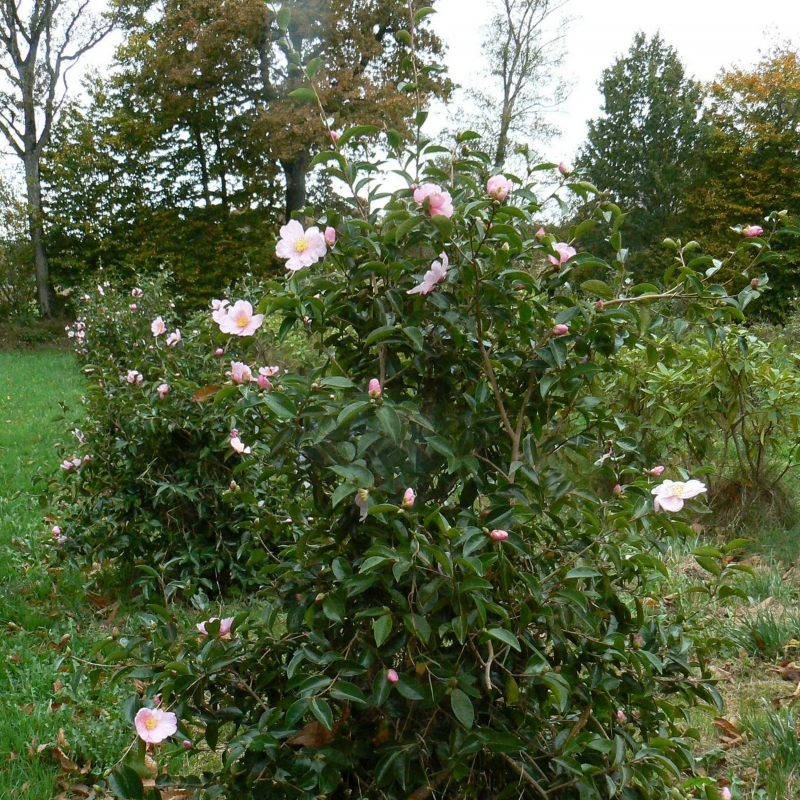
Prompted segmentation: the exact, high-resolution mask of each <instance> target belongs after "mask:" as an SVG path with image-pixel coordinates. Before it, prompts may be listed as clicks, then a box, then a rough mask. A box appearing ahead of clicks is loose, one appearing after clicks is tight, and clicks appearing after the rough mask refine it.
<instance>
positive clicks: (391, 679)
mask: <svg viewBox="0 0 800 800" xmlns="http://www.w3.org/2000/svg"><path fill="white" fill-rule="evenodd" d="M399 680H400V676H399V675H398V674H397V673H396V672H395V671H394V670H393V669H387V670H386V681H387V683H397V682H398V681H399Z"/></svg>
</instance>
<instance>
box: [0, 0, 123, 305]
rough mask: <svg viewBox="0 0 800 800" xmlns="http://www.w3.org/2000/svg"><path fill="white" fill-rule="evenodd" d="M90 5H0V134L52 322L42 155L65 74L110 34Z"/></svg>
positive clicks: (9, 0) (53, 1)
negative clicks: (17, 180)
mask: <svg viewBox="0 0 800 800" xmlns="http://www.w3.org/2000/svg"><path fill="white" fill-rule="evenodd" d="M88 5H89V3H88V0H81V1H80V2H70V0H32V2H24V0H20V1H19V2H14V0H5V1H4V2H3V3H2V4H0V101H2V102H0V133H2V134H3V136H5V138H6V140H7V141H8V143H9V145H10V146H11V149H12V151H13V153H14V154H15V155H16V156H17V157H18V158H19V159H20V160H21V161H22V164H23V167H24V170H25V190H26V199H27V203H28V227H29V232H30V239H31V248H32V251H33V262H34V270H35V274H36V289H37V297H38V301H39V308H40V310H41V312H42V314H43V315H44V316H50V314H51V303H52V287H51V284H50V271H49V267H48V263H47V253H46V251H45V246H44V225H43V214H42V186H41V179H40V174H39V167H40V162H41V159H42V153H43V151H44V148H45V147H46V146H47V144H48V142H49V140H50V132H51V129H52V125H53V121H54V119H55V118H56V116H57V114H58V112H59V109H60V107H61V103H62V102H63V99H64V95H65V93H66V74H67V72H68V70H69V68H70V67H71V66H73V65H74V64H75V62H77V61H78V59H80V57H81V56H82V55H83V54H84V53H86V52H87V51H88V50H90V49H91V48H92V47H94V45H95V44H97V42H99V41H100V39H102V38H103V37H104V36H105V35H106V34H107V33H108V32H109V31H110V30H111V23H110V22H109V21H107V20H102V21H101V20H98V19H95V18H92V17H90V16H89V14H88V12H87V7H88Z"/></svg>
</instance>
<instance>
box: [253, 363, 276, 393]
mask: <svg viewBox="0 0 800 800" xmlns="http://www.w3.org/2000/svg"><path fill="white" fill-rule="evenodd" d="M262 369H264V367H260V368H259V370H258V372H259V375H258V380H257V381H256V384H257V385H258V388H259V389H263V390H264V391H269V390H270V389H271V388H272V383H270V380H269V378H268V377H267V376H266V375H264V374H262V373H261V370H262Z"/></svg>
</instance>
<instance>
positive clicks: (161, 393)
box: [156, 383, 169, 400]
mask: <svg viewBox="0 0 800 800" xmlns="http://www.w3.org/2000/svg"><path fill="white" fill-rule="evenodd" d="M156 391H157V392H158V399H159V400H163V399H164V398H165V397H166V396H167V394H168V393H169V384H168V383H162V384H161V386H159V387H158V389H156Z"/></svg>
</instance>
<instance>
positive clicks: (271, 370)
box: [258, 366, 281, 378]
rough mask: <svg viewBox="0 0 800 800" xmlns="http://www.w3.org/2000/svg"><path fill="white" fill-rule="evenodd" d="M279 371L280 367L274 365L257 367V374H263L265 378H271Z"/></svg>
mask: <svg viewBox="0 0 800 800" xmlns="http://www.w3.org/2000/svg"><path fill="white" fill-rule="evenodd" d="M280 371H281V368H280V367H277V366H275V367H259V368H258V374H259V375H264V376H265V377H267V378H273V377H274V376H275V375H277V374H278V373H279V372H280Z"/></svg>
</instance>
